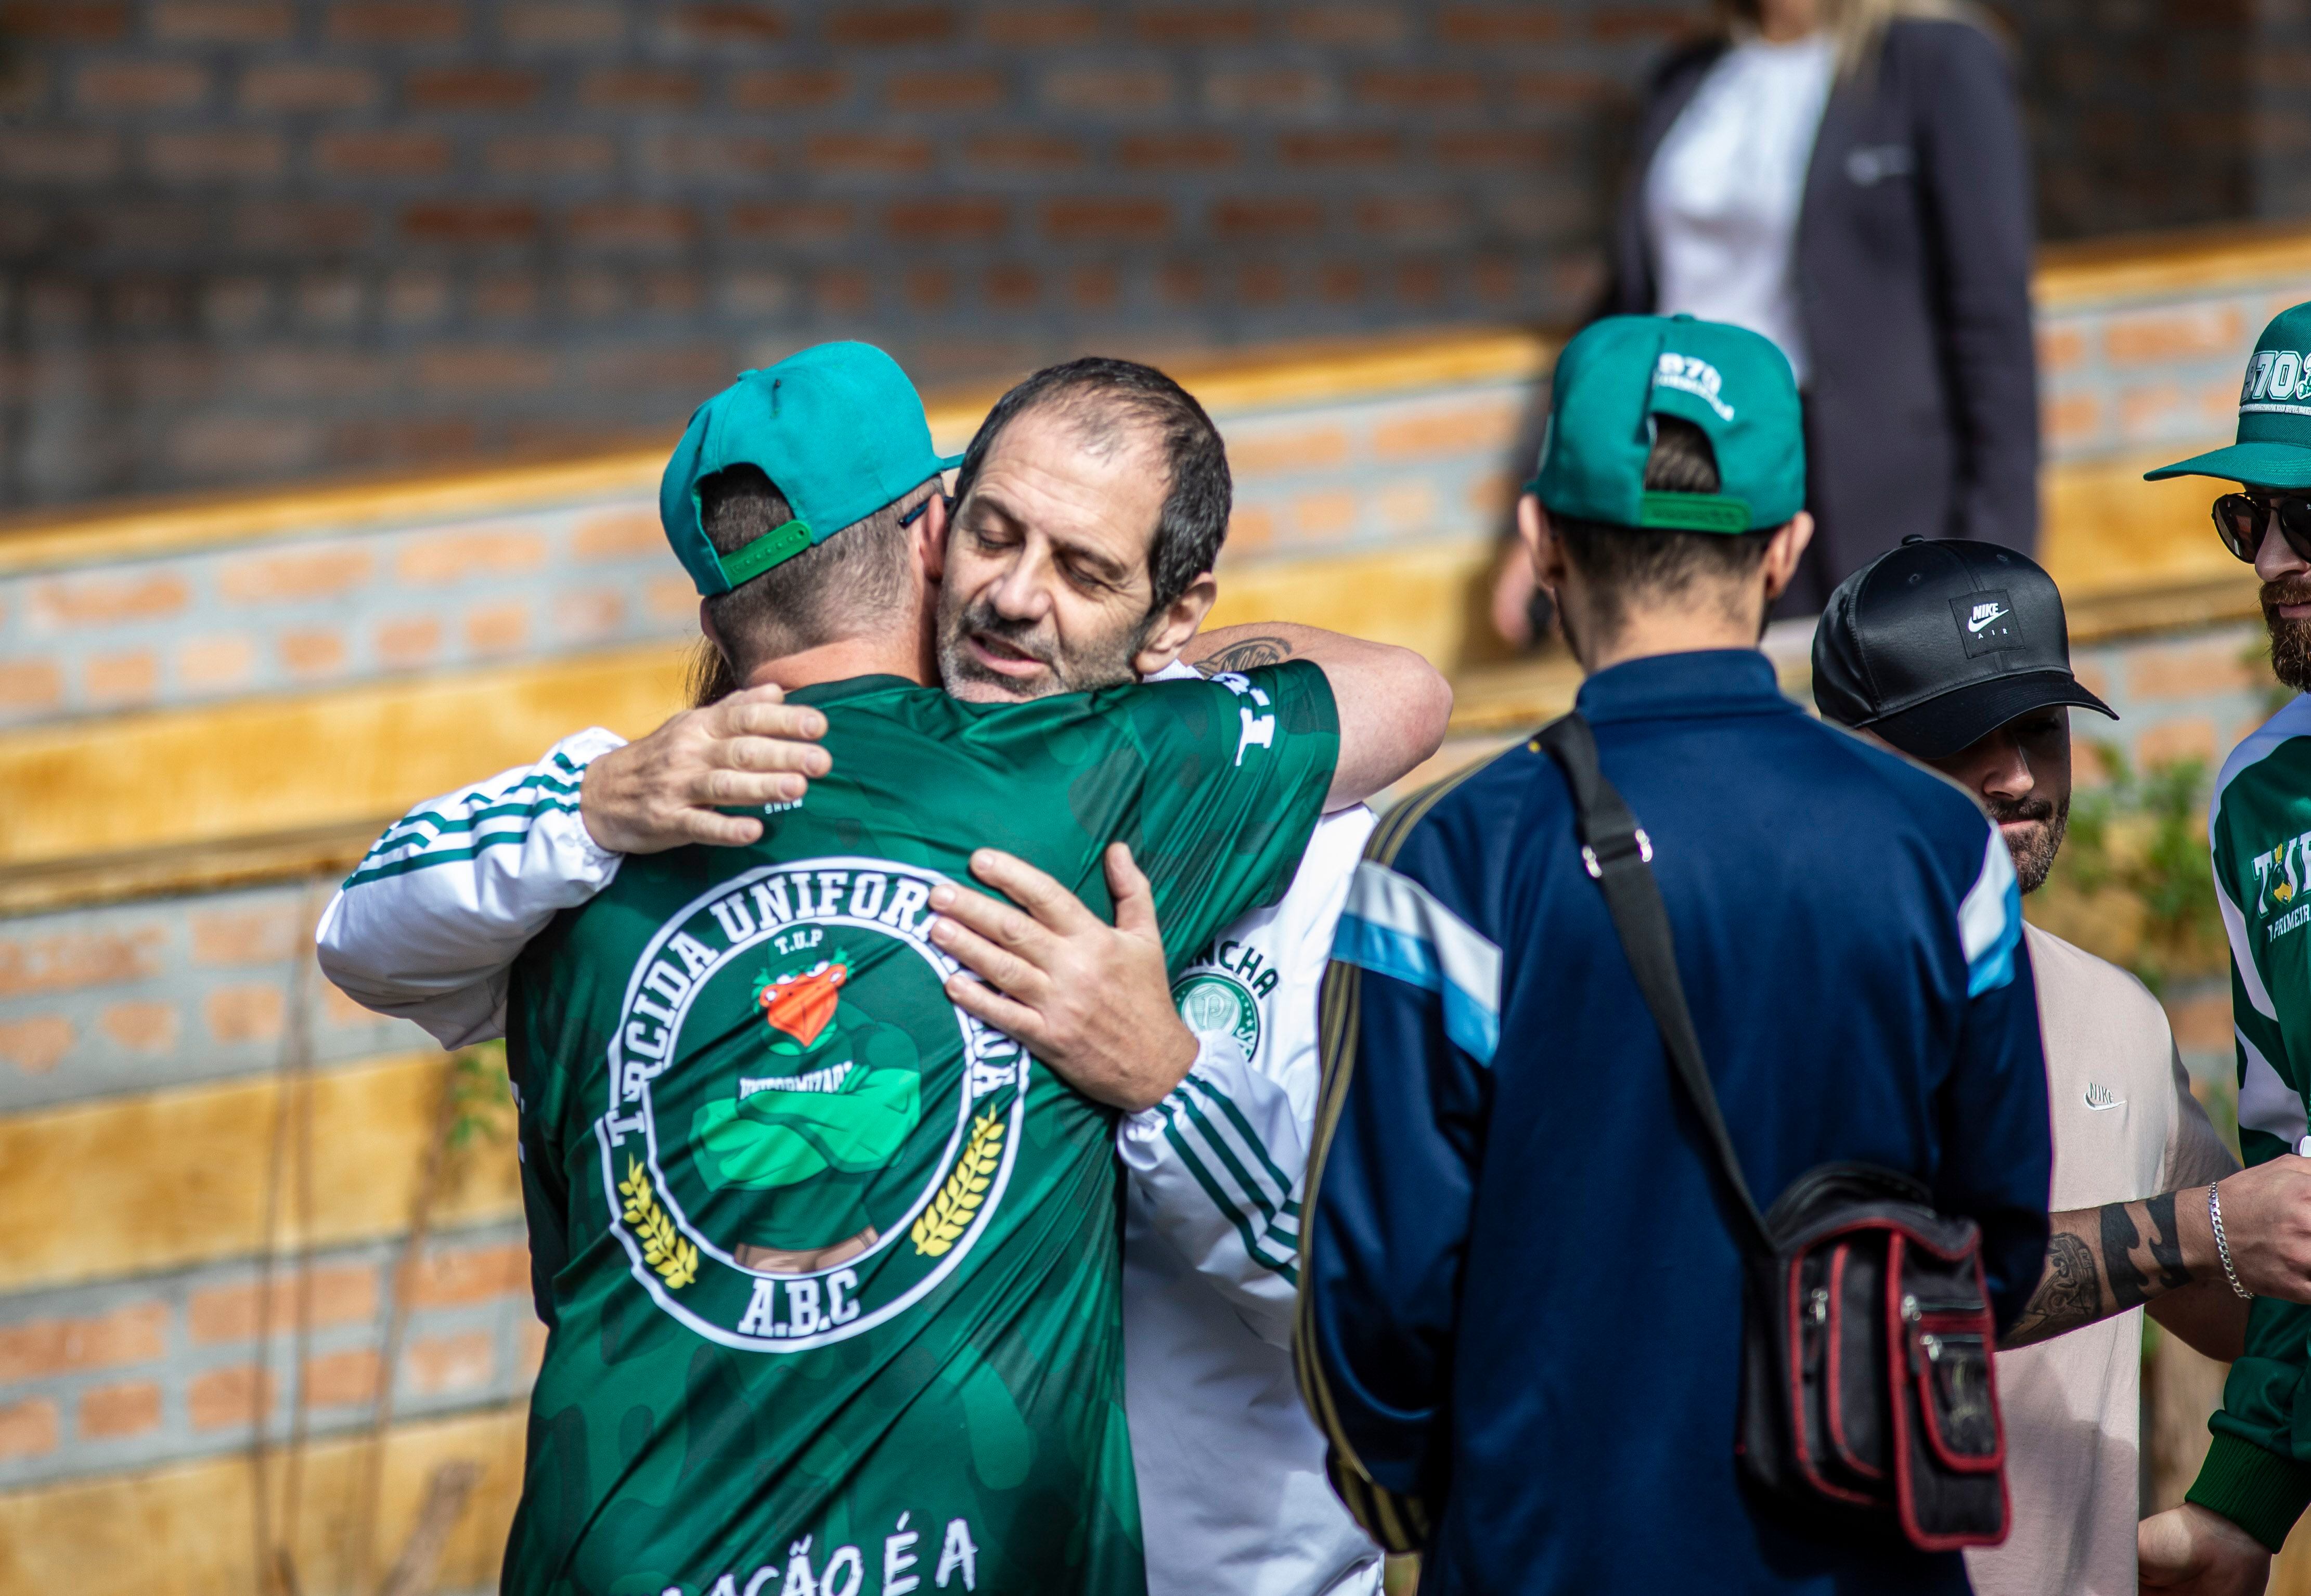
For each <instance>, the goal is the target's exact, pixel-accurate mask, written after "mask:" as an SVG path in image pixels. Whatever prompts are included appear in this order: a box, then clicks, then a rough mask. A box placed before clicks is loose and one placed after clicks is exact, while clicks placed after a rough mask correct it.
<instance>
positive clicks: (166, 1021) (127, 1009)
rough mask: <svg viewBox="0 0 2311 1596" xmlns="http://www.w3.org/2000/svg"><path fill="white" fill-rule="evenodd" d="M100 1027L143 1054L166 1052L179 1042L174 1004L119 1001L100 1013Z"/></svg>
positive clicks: (110, 1035) (118, 1040)
mask: <svg viewBox="0 0 2311 1596" xmlns="http://www.w3.org/2000/svg"><path fill="white" fill-rule="evenodd" d="M96 1028H97V1029H98V1030H100V1031H101V1032H103V1033H105V1034H106V1035H107V1036H109V1037H110V1038H111V1039H112V1040H113V1041H114V1042H118V1043H119V1044H120V1045H121V1046H122V1047H125V1048H127V1049H129V1050H130V1051H134V1052H139V1053H165V1052H167V1051H169V1050H170V1048H172V1047H174V1046H176V1045H177V1006H176V1005H175V1004H173V1003H116V1004H114V1005H113V1006H112V1007H109V1008H108V1009H106V1010H105V1011H104V1012H103V1013H102V1014H100V1015H99V1016H96Z"/></svg>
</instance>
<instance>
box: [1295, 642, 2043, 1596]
mask: <svg viewBox="0 0 2311 1596" xmlns="http://www.w3.org/2000/svg"><path fill="white" fill-rule="evenodd" d="M1578 703H1579V708H1580V710H1581V711H1582V713H1583V714H1584V715H1586V716H1587V717H1588V718H1589V720H1590V721H1591V722H1592V724H1593V725H1594V727H1595V728H1596V733H1597V743H1598V747H1599V750H1600V760H1601V762H1602V764H1603V767H1604V772H1605V774H1606V776H1607V778H1608V779H1609V781H1612V782H1613V784H1614V785H1615V786H1616V787H1618V788H1619V789H1620V790H1621V793H1622V795H1623V796H1624V797H1625V798H1627V799H1628V802H1629V807H1631V808H1632V809H1634V810H1635V812H1636V815H1637V818H1638V820H1639V821H1640V823H1641V824H1643V825H1644V828H1645V830H1646V832H1647V833H1649V834H1650V836H1651V837H1652V840H1653V869H1654V871H1655V872H1656V873H1657V875H1658V876H1659V878H1660V881H1661V894H1662V896H1663V897H1664V898H1665V899H1666V900H1667V902H1668V904H1669V914H1670V922H1671V924H1672V926H1673V928H1674V930H1675V935H1676V939H1677V952H1678V968H1679V973H1680V974H1681V975H1682V977H1683V979H1684V982H1685V988H1686V992H1687V999H1688V1001H1689V1003H1690V1005H1691V1007H1692V1010H1693V1017H1694V1024H1695V1025H1696V1029H1697V1030H1698V1031H1699V1033H1700V1038H1701V1047H1702V1052H1703V1055H1704V1056H1705V1059H1706V1060H1708V1063H1709V1067H1710V1073H1711V1078H1712V1079H1713V1081H1714V1083H1715V1085H1716V1088H1717V1095H1718V1098H1719V1100H1720V1102H1721V1103H1722V1107H1723V1110H1724V1114H1725V1120H1726V1123H1727V1125H1728V1126H1729V1128H1730V1129H1731V1133H1732V1137H1733V1141H1734V1145H1735V1147H1737V1149H1738V1150H1739V1151H1740V1157H1741V1162H1742V1164H1743V1167H1744V1168H1745V1170H1746V1171H1747V1173H1748V1175H1749V1184H1750V1187H1751V1189H1752V1190H1754V1191H1755V1192H1756V1193H1757V1199H1758V1201H1759V1202H1760V1204H1762V1205H1765V1206H1768V1207H1770V1206H1771V1204H1772V1202H1773V1200H1774V1199H1775V1197H1776V1196H1778V1195H1779V1194H1780V1193H1781V1191H1782V1190H1783V1188H1784V1187H1786V1186H1787V1185H1788V1184H1789V1183H1790V1182H1792V1181H1793V1180H1794V1179H1796V1177H1797V1176H1798V1175H1800V1174H1801V1173H1804V1172H1805V1171H1806V1170H1809V1169H1810V1168H1812V1167H1813V1166H1815V1165H1816V1164H1824V1163H1827V1162H1830V1161H1832V1160H1836V1159H1862V1160H1866V1161H1869V1162H1871V1163H1874V1164H1884V1165H1887V1166H1888V1167H1891V1168H1894V1169H1898V1170H1905V1171H1908V1172H1909V1173H1912V1174H1914V1175H1916V1176H1918V1177H1919V1178H1920V1179H1922V1180H1923V1181H1924V1182H1926V1184H1927V1185H1928V1186H1929V1187H1930V1188H1931V1189H1932V1191H1933V1193H1934V1198H1935V1202H1936V1204H1937V1206H1938V1207H1940V1208H1941V1209H1942V1210H1943V1211H1944V1212H1949V1213H1958V1214H1965V1215H1968V1216H1971V1217H1973V1218H1975V1220H1976V1221H1977V1222H1979V1224H1980V1225H1981V1226H1982V1230H1983V1236H1984V1261H1985V1263H1986V1266H1987V1270H1988V1275H1989V1283H1990V1291H1991V1295H1992V1300H1993V1307H1994V1310H1995V1313H1996V1315H1997V1319H1998V1322H1999V1324H2000V1326H2001V1328H2003V1327H2004V1326H2005V1325H2007V1324H2008V1323H2010V1322H2011V1321H2012V1320H2013V1319H2014V1317H2015V1316H2016V1315H2017V1314H2018V1313H2019V1312H2020V1310H2021V1308H2022V1304H2024V1302H2025V1301H2026V1300H2028V1296H2029V1294H2030V1292H2031V1290H2032V1288H2033V1287H2034V1286H2036V1283H2037V1278H2038V1272H2039V1267H2040V1262H2041V1259H2042V1256H2043V1253H2044V1251H2045V1238H2046V1196H2047V1179H2048V1174H2049V1169H2050V1158H2051V1153H2050V1148H2049V1144H2048V1129H2047V1114H2046V1081H2045V1059H2044V1056H2043V1055H2042V1053H2041V1051H2040V1047H2039V1040H2038V1011H2037V999H2036V994H2035V992H2034V990H2033V989H2032V983H2031V980H2030V972H2029V967H2028V953H2027V952H2026V951H2025V949H2024V947H2023V945H2022V942H2021V937H2020V931H2021V900H2020V898H2019V894H2018V893H2017V892H2016V889H2015V884H2014V873H2013V868H2012V865H2011V862H2010V859H2009V857H2008V854H2007V851H2006V848H2005V844H2004V843H2003V842H2001V840H2000V838H1999V835H1998V833H1997V832H1996V830H1995V829H1994V828H1993V827H1992V826H1991V825H1990V824H1989V823H1988V822H1987V821H1985V820H1984V817H1983V815H1982V814H1981V812H1980V811H1979V810H1978V809H1976V808H1975V806H1974V805H1973V803H1972V802H1971V801H1970V800H1969V799H1968V798H1967V797H1966V795H1965V794H1964V793H1963V792H1961V791H1959V790H1958V789H1957V788H1956V787H1954V786H1953V785H1951V784H1949V783H1948V782H1946V781H1941V780H1940V778H1938V777H1936V776H1934V775H1933V774H1932V773H1931V772H1926V771H1923V770H1921V769H1919V768H1917V767H1915V766H1913V765H1910V764H1908V763H1905V762H1904V761H1902V760H1900V759H1898V758H1897V757H1895V756H1894V755H1892V754H1887V753H1885V752H1883V751H1882V750H1879V749H1878V748H1875V747H1872V746H1869V745H1867V744H1865V743H1863V742H1862V741H1861V740H1860V739H1859V738H1856V737H1852V736H1849V735H1847V734H1846V733H1844V732H1841V731H1838V730H1836V729H1834V728H1829V727H1827V726H1823V725H1821V724H1819V723H1818V722H1817V721H1815V720H1812V719H1811V718H1810V716H1808V715H1807V714H1806V713H1805V712H1804V711H1802V710H1801V709H1799V708H1798V707H1797V706H1796V705H1795V704H1793V703H1792V702H1789V700H1787V699H1786V698H1784V697H1783V695H1782V693H1780V691H1779V689H1778V688H1777V686H1776V685H1775V680H1774V673H1773V669H1772V667H1771V666H1770V665H1769V664H1768V663H1767V661H1766V658H1765V657H1764V656H1763V655H1762V654H1758V653H1757V652H1755V651H1752V650H1721V651H1713V652H1706V653H1692V654H1671V655H1664V656H1657V657H1653V658H1644V659H1636V660H1632V661H1629V662H1627V663H1626V664H1622V665H1618V666H1615V667H1612V668H1611V669H1609V670H1606V671H1602V672H1600V673H1599V674H1598V675H1597V676H1592V677H1591V678H1590V679H1589V681H1588V682H1587V683H1586V684H1585V685H1583V687H1582V689H1581V694H1580V698H1579V701H1578ZM1333 952H1334V959H1335V963H1334V964H1333V965H1332V968H1331V972H1330V976H1329V977H1328V978H1327V980H1326V982H1325V991H1324V1045H1325V1082H1324V1095H1323V1100H1322V1106H1321V1112H1320V1117H1319V1123H1318V1132H1317V1134H1318V1145H1317V1149H1316V1155H1315V1157H1314V1158H1312V1160H1311V1163H1310V1168H1309V1174H1308V1187H1309V1191H1310V1193H1311V1197H1310V1205H1309V1206H1310V1214H1309V1218H1308V1221H1307V1224H1306V1227H1305V1231H1304V1242H1303V1256H1302V1265H1301V1267H1302V1277H1301V1278H1302V1291H1301V1299H1300V1316H1301V1317H1300V1329H1299V1338H1300V1339H1299V1347H1298V1352H1299V1356H1300V1362H1301V1368H1302V1378H1303V1382H1304V1389H1305V1391H1306V1393H1307V1395H1308V1398H1309V1400H1310V1404H1311V1406H1312V1408H1313V1409H1314V1411H1315V1414H1316V1417H1317V1421H1318V1423H1319V1424H1320V1425H1321V1426H1323V1427H1324V1429H1325V1430H1326V1432H1327V1434H1328V1435H1329V1436H1330V1440H1331V1442H1332V1444H1333V1447H1334V1450H1335V1454H1336V1460H1335V1461H1336V1469H1337V1470H1338V1472H1339V1475H1340V1476H1341V1477H1342V1488H1343V1495H1344V1496H1346V1497H1347V1500H1348V1502H1349V1504H1350V1506H1351V1507H1352V1508H1356V1509H1357V1510H1358V1512H1359V1516H1360V1517H1364V1518H1365V1519H1366V1521H1367V1523H1368V1525H1369V1526H1372V1527H1374V1528H1375V1529H1376V1531H1377V1532H1379V1533H1380V1534H1381V1535H1382V1539H1390V1538H1391V1535H1392V1534H1394V1533H1396V1532H1398V1531H1401V1530H1402V1529H1403V1527H1404V1526H1405V1525H1406V1524H1408V1523H1410V1524H1413V1525H1415V1526H1417V1528H1416V1529H1415V1530H1414V1531H1413V1533H1414V1534H1415V1535H1416V1536H1417V1537H1418V1538H1422V1539H1426V1543H1427V1544H1426V1557H1425V1559H1424V1566H1423V1572H1422V1579H1421V1587H1420V1588H1421V1593H1422V1596H1439V1593H1440V1592H1441V1593H1443V1596H1455V1593H1458V1592H1519V1593H1520V1596H1523V1593H1528V1592H1564V1593H1565V1596H1601V1593H1604V1592H1645V1593H1648V1596H1650V1593H1653V1592H1668V1591H1690V1590H1707V1591H1710V1592H1824V1593H1827V1592H1839V1593H1841V1596H1845V1593H1852V1596H1862V1593H1863V1592H1867V1593H1869V1596H1880V1593H1883V1592H1919V1591H1933V1592H1942V1591H1950V1592H1957V1591H1964V1590H1966V1589H1967V1583H1966V1574H1965V1570H1964V1567H1963V1565H1961V1563H1960V1561H1959V1558H1958V1555H1957V1554H1956V1553H1945V1554H1940V1555H1932V1556H1930V1555H1927V1554H1924V1553H1919V1552H1913V1551H1910V1550H1908V1549H1907V1548H1895V1549H1892V1550H1887V1549H1858V1548H1854V1547H1853V1546H1851V1545H1844V1546H1840V1545H1836V1544H1832V1543H1830V1542H1827V1541H1826V1540H1821V1539H1814V1538H1810V1537H1808V1536H1806V1535H1804V1534H1802V1533H1799V1532H1793V1531H1792V1530H1791V1529H1790V1528H1789V1527H1788V1525H1787V1522H1786V1521H1785V1520H1783V1519H1780V1518H1777V1517H1774V1516H1772V1515H1770V1514H1769V1513H1768V1512H1767V1511H1766V1510H1764V1509H1761V1508H1758V1507H1756V1506H1755V1505H1754V1504H1753V1503H1752V1501H1751V1499H1750V1498H1749V1496H1748V1495H1747V1494H1746V1493H1745V1491H1744V1489H1743V1488H1742V1487H1741V1486H1740V1483H1739V1481H1738V1479H1737V1474H1736V1470H1737V1465H1736V1462H1735V1460H1734V1455H1733V1438H1734V1428H1735V1418H1736V1414H1737V1411H1738V1408H1739V1396H1738V1382H1739V1374H1740V1335H1741V1276H1740V1254H1739V1252H1738V1250H1737V1247H1736V1243H1735V1242H1734V1240H1733V1236H1732V1234H1731V1231H1730V1230H1729V1229H1728V1228H1727V1225H1726V1222H1725V1218H1724V1212H1723V1208H1722V1203H1721V1202H1720V1200H1719V1198H1718V1194H1717V1190H1716V1186H1715V1184H1714V1176H1713V1174H1712V1173H1711V1169H1710V1164H1709V1161H1708V1156H1707V1154H1706V1153H1705V1150H1704V1144H1703V1141H1702V1138H1701V1135H1700V1132H1699V1129H1698V1128H1697V1126H1696V1123H1695V1121H1694V1120H1693V1117H1692V1114H1691V1112H1690V1111H1688V1110H1687V1108H1686V1107H1685V1106H1684V1104H1683V1103H1682V1102H1681V1101H1680V1100H1679V1098H1678V1096H1677V1095H1676V1087H1675V1086H1674V1085H1673V1083H1672V1081H1671V1077H1670V1066H1669V1062H1668V1060H1667V1057H1666V1055H1665V1053H1664V1051H1663V1050H1662V1046H1661V1037H1660V1033H1659V1032H1658V1031H1657V1030H1656V1029H1655V1027H1654V1025H1653V1020H1652V1018H1651V1017H1650V1016H1648V1014H1647V1012H1646V1010H1645V1007H1644V999H1643V998H1642V997H1641V996H1640V995H1639V993H1638V990H1637V986H1636V981H1635V977H1634V976H1633V975H1632V974H1631V973H1630V971H1629V966H1628V962H1627V959H1626V956H1625V955H1623V953H1622V951H1621V946H1620V944H1619V942H1618V939H1617V938H1616V937H1615V935H1614V930H1613V926H1612V922H1611V920H1610V919H1609V917H1608V915H1607V912H1606V909H1605V903H1604V898H1603V894H1601V893H1600V891H1599V890H1598V887H1597V885H1596V883H1595V882H1593V881H1592V880H1591V879H1590V877H1589V876H1588V874H1587V873H1586V872H1585V871H1584V870H1583V868H1582V863H1581V858H1580V849H1579V844H1578V842H1576V840H1575V838H1574V815H1573V801H1572V798H1571V795H1570V794H1569V793H1568V791H1567V790H1566V788H1565V781H1564V779H1563V777H1562V776H1561V775H1560V774H1559V772H1558V771H1557V767H1556V765H1555V764H1554V763H1552V762H1551V761H1550V760H1549V758H1548V755H1547V754H1543V753H1541V752H1539V750H1538V749H1537V748H1535V747H1534V746H1532V745H1530V744H1526V745H1524V746H1520V747H1518V748H1516V749H1514V750H1512V751H1511V752H1510V753H1508V754H1504V755H1502V756H1501V757H1500V758H1498V759H1496V760H1495V761H1493V762H1492V763H1489V764H1487V765H1485V766H1483V767H1481V768H1480V769H1478V770H1477V771H1476V772H1473V773H1471V774H1469V775H1467V776H1465V777H1462V778H1460V779H1459V780H1457V781H1452V782H1448V783H1446V784H1445V785H1444V786H1443V788H1440V789H1431V790H1430V791H1429V792H1428V793H1426V794H1424V795H1422V796H1421V797H1420V798H1416V799H1414V800H1412V801H1411V802H1410V803H1408V805H1406V806H1405V807H1403V808H1402V809H1400V810H1399V811H1398V812H1397V813H1396V814H1394V815H1391V816H1390V817H1389V819H1388V820H1387V821H1385V822H1384V823H1383V824H1382V827H1381V829H1380V831H1379V832H1378V833H1376V834H1375V836H1374V843H1373V847H1372V849H1371V850H1369V851H1368V852H1367V854H1366V858H1365V863H1364V864H1363V865H1362V867H1361V868H1360V869H1359V871H1358V875H1357V877H1356V884H1355V885H1354V887H1353V888H1352V890H1351V893H1350V896H1349V900H1348V907H1347V912H1346V913H1345V914H1344V915H1343V916H1342V918H1341V920H1340V929H1339V937H1338V940H1337V941H1336V943H1335V946H1334V950H1333ZM1366 1481H1369V1482H1370V1484H1371V1485H1372V1486H1376V1487H1379V1489H1378V1490H1377V1491H1375V1490H1372V1489H1369V1488H1367V1487H1366V1485H1365V1482H1366ZM1408 1498H1409V1499H1417V1500H1405V1499H1408Z"/></svg>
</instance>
